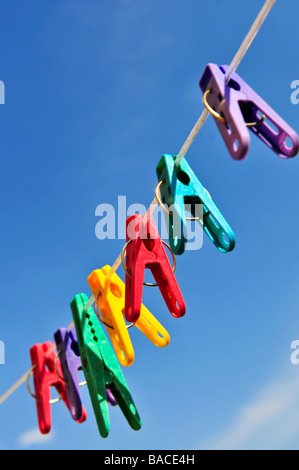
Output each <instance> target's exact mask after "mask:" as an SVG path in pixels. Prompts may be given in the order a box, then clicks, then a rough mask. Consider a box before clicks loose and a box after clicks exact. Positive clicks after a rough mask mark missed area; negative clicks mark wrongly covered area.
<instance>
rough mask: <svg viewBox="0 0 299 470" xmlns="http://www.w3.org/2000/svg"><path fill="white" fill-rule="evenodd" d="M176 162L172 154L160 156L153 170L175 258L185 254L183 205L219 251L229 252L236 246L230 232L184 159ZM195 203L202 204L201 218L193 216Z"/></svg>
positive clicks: (185, 232) (185, 229) (185, 230)
mask: <svg viewBox="0 0 299 470" xmlns="http://www.w3.org/2000/svg"><path fill="white" fill-rule="evenodd" d="M175 160H176V157H172V155H163V156H162V158H161V160H160V162H159V163H158V166H157V168H156V173H157V177H158V181H159V182H160V183H161V184H160V186H159V188H160V194H161V202H162V204H167V206H168V207H169V208H170V209H171V210H170V211H168V210H167V212H166V211H165V217H166V225H167V226H168V227H169V242H170V246H171V249H172V251H173V252H174V253H175V254H176V255H180V254H182V253H184V251H185V245H186V243H187V239H186V234H187V226H186V215H185V204H189V205H190V209H191V213H192V216H193V217H194V219H196V220H197V221H198V223H199V224H200V225H201V226H202V227H203V230H204V231H205V233H206V234H207V235H208V237H209V238H210V239H211V240H212V242H213V243H214V245H215V246H216V247H217V248H218V249H219V250H220V251H222V252H228V251H232V250H233V249H234V247H235V244H236V240H235V235H234V233H233V231H232V229H231V228H230V226H229V225H228V223H227V222H226V220H225V219H224V217H223V215H222V214H221V212H220V211H219V209H218V208H217V206H216V205H215V204H214V202H213V200H212V199H211V196H210V194H209V193H208V191H207V190H206V189H205V188H204V187H203V185H202V184H201V183H200V181H199V180H198V179H197V177H196V176H195V174H194V173H193V171H192V170H191V168H190V166H189V165H188V163H187V161H186V159H185V158H184V159H183V160H182V161H181V163H180V164H179V165H178V167H176V165H175ZM157 197H158V196H157ZM197 204H202V205H203V218H199V217H195V216H196V210H195V206H196V205H197Z"/></svg>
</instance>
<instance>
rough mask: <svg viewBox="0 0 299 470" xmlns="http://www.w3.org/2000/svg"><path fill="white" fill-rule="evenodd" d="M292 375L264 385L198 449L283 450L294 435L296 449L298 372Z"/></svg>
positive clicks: (298, 434) (298, 429) (298, 421)
mask: <svg viewBox="0 0 299 470" xmlns="http://www.w3.org/2000/svg"><path fill="white" fill-rule="evenodd" d="M294 371H295V373H294ZM292 372H293V373H292V375H291V376H288V375H282V376H281V377H278V378H276V379H275V380H274V381H272V382H271V383H269V384H268V385H266V386H265V387H264V388H263V390H262V391H261V392H260V393H259V394H258V395H257V396H256V397H254V398H253V399H252V400H251V401H249V402H248V403H246V404H245V405H244V406H243V407H242V408H241V409H240V410H239V411H238V412H237V414H236V416H235V417H234V418H233V420H232V422H231V423H230V424H229V425H228V426H227V427H226V428H225V429H224V430H223V431H222V432H221V433H220V434H218V435H216V436H214V437H213V436H212V437H211V438H209V439H208V440H207V441H205V442H201V443H200V445H199V448H200V449H216V450H230V449H233V450H238V449H284V448H285V447H287V446H288V444H289V443H290V442H291V441H292V439H293V438H294V437H295V436H296V435H297V436H298V448H299V370H296V368H294V369H293V370H292ZM297 372H298V373H297Z"/></svg>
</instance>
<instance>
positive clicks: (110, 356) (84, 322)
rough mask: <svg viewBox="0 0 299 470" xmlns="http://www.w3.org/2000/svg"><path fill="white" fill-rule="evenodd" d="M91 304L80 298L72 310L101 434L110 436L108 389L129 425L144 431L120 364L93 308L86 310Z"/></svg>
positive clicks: (76, 300)
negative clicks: (88, 304) (86, 306)
mask: <svg viewBox="0 0 299 470" xmlns="http://www.w3.org/2000/svg"><path fill="white" fill-rule="evenodd" d="M87 303H88V297H87V295H86V294H79V295H76V296H75V297H74V299H73V300H72V302H71V310H72V314H73V319H74V323H75V327H76V333H77V338H78V345H79V350H80V356H81V361H82V368H83V372H84V375H85V378H86V381H87V386H88V391H89V394H90V398H91V402H92V406H93V410H94V414H95V418H96V421H97V425H98V428H99V432H100V435H101V436H102V437H107V436H108V434H109V431H110V419H109V411H108V399H107V393H106V388H107V389H109V390H110V391H111V393H112V395H113V396H114V398H115V400H116V402H117V404H118V405H119V407H120V409H121V411H122V412H123V414H124V416H125V418H126V419H127V421H128V423H129V425H130V426H131V427H132V428H133V429H134V430H135V431H138V430H139V429H140V428H141V419H140V416H139V414H138V411H137V408H136V406H135V404H134V401H133V398H132V396H131V394H130V391H129V388H128V385H127V383H126V381H125V378H124V376H123V374H122V371H121V368H120V365H119V362H118V360H117V357H116V355H115V354H114V351H113V349H112V347H111V346H110V343H109V342H108V340H107V338H106V336H105V334H104V332H103V330H102V327H101V325H100V323H99V320H98V318H97V316H96V314H95V312H94V310H93V308H92V307H90V308H89V309H88V310H87V311H86V309H85V305H86V304H87Z"/></svg>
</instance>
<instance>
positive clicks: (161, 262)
mask: <svg viewBox="0 0 299 470" xmlns="http://www.w3.org/2000/svg"><path fill="white" fill-rule="evenodd" d="M126 227H127V243H126V245H125V251H126V282H125V284H126V290H125V316H126V319H127V321H129V322H130V321H131V322H136V321H137V320H138V318H139V316H140V312H141V303H142V292H143V285H144V272H145V269H150V270H151V272H152V274H153V276H154V279H155V281H156V284H149V283H145V285H151V286H157V287H159V289H160V292H161V294H162V296H163V298H164V301H165V303H166V305H167V307H168V309H169V311H170V313H171V314H172V315H173V316H174V317H176V318H179V317H182V316H184V315H185V313H186V306H185V302H184V299H183V296H182V294H181V291H180V288H179V286H178V283H177V281H176V278H175V275H174V272H173V269H172V268H171V265H170V262H169V260H168V257H167V254H166V251H165V249H164V246H163V244H164V242H162V240H161V238H160V235H159V232H158V230H157V227H156V225H155V222H154V219H153V217H152V216H151V215H148V214H145V215H144V216H142V215H140V214H134V215H132V216H131V217H129V218H128V219H127V222H126ZM173 259H174V256H173Z"/></svg>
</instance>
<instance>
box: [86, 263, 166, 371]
mask: <svg viewBox="0 0 299 470" xmlns="http://www.w3.org/2000/svg"><path fill="white" fill-rule="evenodd" d="M110 271H111V267H110V266H104V267H103V268H102V269H97V270H96V271H93V272H92V273H91V274H90V276H89V277H88V279H87V281H88V284H89V286H90V288H91V290H92V293H93V295H94V298H95V299H96V303H97V306H98V309H99V311H100V312H101V315H102V318H103V323H104V324H105V325H107V331H108V333H109V336H110V339H111V342H112V345H113V347H114V349H115V352H116V355H117V357H118V360H119V362H120V363H121V365H122V366H130V365H132V364H133V362H134V349H133V345H132V342H131V339H130V335H129V330H128V328H129V327H130V325H128V326H127V325H126V322H125V319H124V309H125V284H124V283H123V281H122V280H121V279H120V278H119V277H118V275H117V274H116V273H113V274H112V276H110ZM135 325H136V327H137V328H138V329H139V330H140V331H141V332H142V333H143V334H144V335H145V336H146V337H147V338H148V339H149V340H150V341H151V342H152V343H154V344H155V345H156V346H158V347H160V348H164V347H165V346H167V345H168V344H169V341H170V337H169V334H168V333H167V331H166V330H165V328H163V326H162V325H161V324H160V323H159V322H158V321H157V320H156V318H155V317H154V316H153V315H152V314H151V313H150V312H149V311H148V310H147V308H146V307H145V306H144V305H141V310H140V317H139V318H138V320H137V321H136V323H135ZM131 326H132V325H131Z"/></svg>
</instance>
